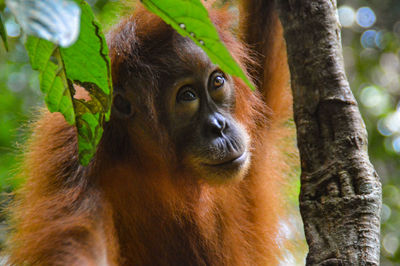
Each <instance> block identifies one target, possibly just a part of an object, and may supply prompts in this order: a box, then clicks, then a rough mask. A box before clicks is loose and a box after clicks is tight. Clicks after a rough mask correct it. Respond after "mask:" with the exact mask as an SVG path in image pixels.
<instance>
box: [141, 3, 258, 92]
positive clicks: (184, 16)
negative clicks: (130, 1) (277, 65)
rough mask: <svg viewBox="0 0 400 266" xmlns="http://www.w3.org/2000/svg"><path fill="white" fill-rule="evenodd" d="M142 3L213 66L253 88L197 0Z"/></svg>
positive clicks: (205, 10)
mask: <svg viewBox="0 0 400 266" xmlns="http://www.w3.org/2000/svg"><path fill="white" fill-rule="evenodd" d="M142 3H143V5H144V6H146V7H147V9H149V10H150V11H151V12H153V13H155V14H156V15H158V16H160V17H161V18H162V19H163V20H164V21H165V22H166V23H168V24H170V25H171V26H172V27H173V28H174V29H175V30H176V31H177V32H178V33H179V34H181V35H182V36H188V37H189V38H190V39H192V40H193V41H194V42H195V43H196V44H197V45H198V46H200V47H201V48H202V49H203V50H204V51H205V52H206V53H207V55H208V56H209V57H210V59H211V61H212V62H213V63H215V64H217V65H219V66H220V67H221V68H222V69H223V70H224V71H225V72H227V73H228V74H231V75H233V76H237V77H240V78H241V79H242V80H243V81H244V82H246V84H247V85H248V86H249V87H251V88H252V89H254V86H253V84H252V83H251V82H250V81H249V80H248V79H247V77H246V75H245V74H244V72H243V70H242V69H241V68H240V67H239V65H238V64H237V63H236V61H235V60H234V59H233V57H232V56H231V54H230V53H229V51H228V50H227V49H226V47H225V45H224V44H223V43H222V41H221V40H220V38H219V36H218V32H217V30H216V29H215V27H214V25H213V24H212V22H211V20H210V18H209V16H208V12H207V9H206V8H205V7H204V6H203V4H202V3H201V1H200V0H142Z"/></svg>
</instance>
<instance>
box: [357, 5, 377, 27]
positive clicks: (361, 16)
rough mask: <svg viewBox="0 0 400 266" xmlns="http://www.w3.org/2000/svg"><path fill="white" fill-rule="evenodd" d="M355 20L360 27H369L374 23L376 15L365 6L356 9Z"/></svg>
mask: <svg viewBox="0 0 400 266" xmlns="http://www.w3.org/2000/svg"><path fill="white" fill-rule="evenodd" d="M356 20H357V23H358V25H360V26H361V27H363V28H369V27H371V26H372V25H374V24H375V21H376V16H375V13H374V11H373V10H372V9H371V8H369V7H366V6H365V7H360V8H359V9H358V10H357V14H356Z"/></svg>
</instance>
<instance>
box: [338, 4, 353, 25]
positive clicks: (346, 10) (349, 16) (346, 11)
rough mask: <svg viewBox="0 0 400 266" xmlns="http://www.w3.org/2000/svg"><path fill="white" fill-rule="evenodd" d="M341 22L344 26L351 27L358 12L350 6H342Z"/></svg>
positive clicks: (339, 11)
mask: <svg viewBox="0 0 400 266" xmlns="http://www.w3.org/2000/svg"><path fill="white" fill-rule="evenodd" d="M338 15H339V21H340V24H341V25H342V26H343V27H351V26H352V25H353V23H354V21H355V19H356V13H355V12H354V9H353V8H352V7H350V6H341V7H339V8H338Z"/></svg>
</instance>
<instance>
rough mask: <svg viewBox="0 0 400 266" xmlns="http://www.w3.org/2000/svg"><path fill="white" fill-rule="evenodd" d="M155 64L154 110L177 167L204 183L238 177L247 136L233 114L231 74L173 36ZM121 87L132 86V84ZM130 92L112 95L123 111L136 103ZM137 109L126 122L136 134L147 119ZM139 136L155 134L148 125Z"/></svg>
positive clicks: (245, 165) (244, 165)
mask: <svg viewBox="0 0 400 266" xmlns="http://www.w3.org/2000/svg"><path fill="white" fill-rule="evenodd" d="M157 65H158V68H161V69H162V70H161V71H159V72H157V73H158V74H157V77H158V79H159V82H157V84H158V87H159V88H158V91H157V92H156V94H157V95H156V97H155V98H154V102H155V109H156V111H157V113H158V117H159V120H160V121H159V122H160V123H162V124H163V128H165V130H166V131H167V135H168V137H169V140H170V142H171V143H172V145H173V146H174V150H175V156H176V160H177V161H178V163H179V165H181V166H182V167H183V168H184V171H186V172H189V173H191V174H192V176H195V177H196V178H199V179H202V180H206V181H208V182H216V183H221V182H226V181H229V180H241V179H242V178H243V176H244V175H245V173H246V171H247V168H248V166H249V162H250V151H249V147H248V146H249V136H248V134H247V133H246V131H245V129H244V127H243V126H242V125H241V124H240V123H239V122H238V121H236V120H235V118H234V116H233V111H234V108H235V88H234V83H233V80H232V79H231V77H230V76H228V75H226V74H225V73H224V72H223V71H222V70H221V69H219V68H218V66H216V65H214V64H212V63H211V61H210V60H209V58H208V57H207V55H206V54H205V53H204V52H203V51H202V50H201V49H200V48H199V47H197V46H196V45H195V44H194V43H193V42H192V41H191V40H189V39H186V38H183V37H180V36H175V39H174V40H172V48H168V49H165V58H163V60H161V63H160V62H158V63H157ZM160 80H162V82H161V81H160ZM136 83H137V84H138V85H139V84H140V82H136ZM124 86H125V87H126V86H129V87H131V86H132V83H131V84H126V85H124ZM135 94H136V95H137V93H134V94H132V96H125V97H124V98H123V100H121V99H122V98H121V97H115V98H114V105H117V107H118V109H121V110H122V111H123V110H131V109H135V107H130V106H129V105H130V104H131V105H140V103H135V102H136V101H135V99H133V97H134V95H135ZM125 99H126V100H125ZM140 109H143V107H142V108H140V107H138V108H137V111H136V113H135V118H134V119H133V121H132V122H129V123H132V124H133V125H132V127H133V128H134V130H133V131H134V132H133V133H132V134H133V135H136V136H138V135H141V134H140V132H138V130H139V129H137V130H135V128H137V127H140V128H142V129H141V130H143V127H145V126H144V125H143V124H145V123H146V122H145V121H146V117H145V116H146V115H145V114H144V113H143V111H141V110H140ZM127 113H128V112H127ZM135 120H136V121H135ZM140 121H141V122H140ZM135 124H136V125H135ZM145 131H146V130H145ZM142 134H148V135H152V134H155V133H154V132H152V129H151V128H150V127H149V128H148V132H147V133H142ZM154 138H157V134H155V135H154ZM155 142H156V141H155ZM161 150H162V149H161Z"/></svg>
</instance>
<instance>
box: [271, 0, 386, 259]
mask: <svg viewBox="0 0 400 266" xmlns="http://www.w3.org/2000/svg"><path fill="white" fill-rule="evenodd" d="M277 5H278V8H279V12H280V18H281V22H282V24H283V28H284V34H285V39H286V42H287V50H288V61H289V66H290V72H291V86H292V90H293V97H294V117H295V122H296V127H297V141H298V147H299V150H300V158H301V168H302V173H301V194H300V211H301V215H302V217H303V221H304V228H305V233H306V239H307V242H308V245H309V254H308V256H307V265H378V264H379V248H380V246H379V231H380V210H381V204H382V203H381V193H382V188H381V184H380V182H379V178H378V176H377V174H376V172H375V170H374V168H373V166H372V165H371V163H370V162H369V158H368V152H367V132H366V130H365V126H364V122H363V120H362V118H361V115H360V112H359V110H358V106H357V102H356V100H355V99H354V96H353V94H352V92H351V90H350V87H349V83H348V81H347V78H346V76H345V72H344V66H343V57H342V53H341V44H340V25H339V22H338V20H337V15H336V1H335V0H313V1H310V0H278V1H277Z"/></svg>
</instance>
